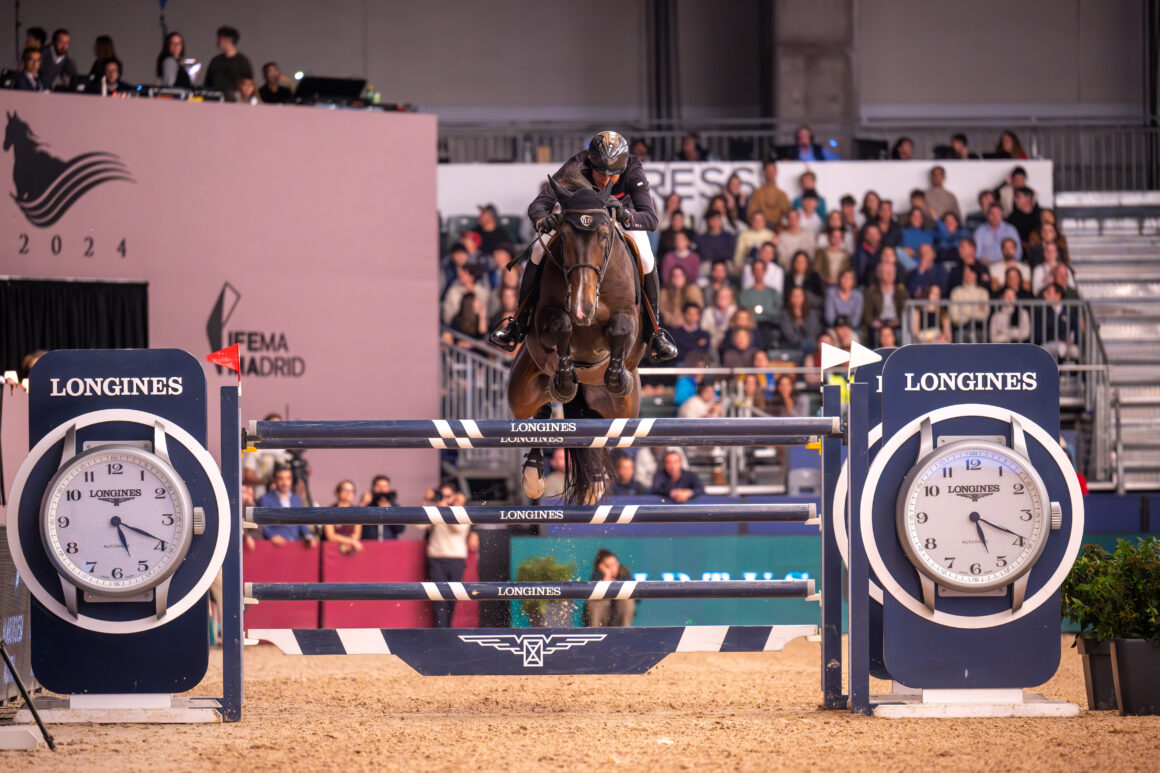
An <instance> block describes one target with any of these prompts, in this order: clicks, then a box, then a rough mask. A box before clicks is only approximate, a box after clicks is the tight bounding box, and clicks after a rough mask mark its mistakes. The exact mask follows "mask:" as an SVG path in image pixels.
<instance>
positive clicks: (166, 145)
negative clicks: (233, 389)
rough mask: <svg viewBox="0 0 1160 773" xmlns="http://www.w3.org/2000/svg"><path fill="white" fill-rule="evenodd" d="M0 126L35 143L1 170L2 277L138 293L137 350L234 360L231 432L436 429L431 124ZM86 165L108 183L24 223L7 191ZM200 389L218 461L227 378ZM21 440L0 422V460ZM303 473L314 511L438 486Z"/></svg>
mask: <svg viewBox="0 0 1160 773" xmlns="http://www.w3.org/2000/svg"><path fill="white" fill-rule="evenodd" d="M4 109H5V113H4V114H3V115H0V120H3V121H6V122H7V124H8V125H7V126H6V127H5V128H6V130H7V131H9V132H15V133H16V134H17V135H20V136H24V135H25V134H26V133H27V131H31V133H32V135H33V136H34V138H35V139H34V140H33V141H32V144H29V142H27V141H21V142H18V143H16V144H14V145H13V147H12V148H10V149H9V150H8V151H7V152H0V273H2V274H7V275H12V276H17V277H20V276H23V277H38V278H50V279H52V278H89V279H103V280H117V279H130V280H137V281H141V280H144V281H146V282H148V284H149V306H150V313H149V328H150V331H149V334H150V345H152V346H154V347H178V348H181V349H185V350H187V351H189V352H192V353H193V354H195V355H196V356H198V357H202V356H203V355H205V354H206V353H208V352H210V351H212V350H213V349H214V348H218V347H225V346H228V345H229V344H231V343H234V342H235V340H237V341H240V343H241V347H242V348H241V354H242V358H243V365H244V366H245V368H246V370H247V373H246V375H245V376H244V377H243V384H244V394H243V398H242V408H243V413H244V416H245V418H246V419H254V418H261V416H262V415H264V414H266V413H268V412H271V411H276V412H279V413H282V412H284V411H285V410H286V408H287V406H289V410H290V413H291V415H292V417H295V418H309V419H356V418H383V419H385V418H392V419H429V418H436V412H437V410H438V389H437V388H435V387H436V384H437V379H438V347H437V346H436V343H435V342H436V341H437V338H438V328H437V325H438V310H437V304H438V287H437V281H438V277H437V271H436V270H435V262H436V260H437V252H438V249H437V244H436V237H437V234H436V228H435V211H436V204H435V161H436V158H435V143H436V137H435V133H436V121H435V117H434V116H429V115H414V114H390V113H381V112H359V111H345V110H315V109H311V108H301V107H277V108H274V107H265V108H262V107H252V106H248V105H240V104H210V103H204V104H202V103H179V102H169V101H166V100H144V99H140V100H112V99H99V98H96V97H78V96H72V95H58V94H29V93H25V92H15V91H9V92H4ZM11 113H14V114H15V115H16V116H17V117H18V119H19V121H21V122H23V124H25V125H26V127H27V128H26V129H22V128H21V127H20V126H18V125H16V124H15V123H13V121H12V119H11V118H10V117H9V114H11ZM98 151H99V152H103V153H108V154H113V156H115V157H116V158H115V161H116V162H118V163H119V164H120V165H123V166H121V167H118V169H120V170H121V171H118V172H117V173H116V174H113V175H106V176H108V177H110V179H109V180H107V181H105V182H100V183H98V184H96V185H95V186H94V187H91V188H88V189H87V190H86V191H84V192H83V193H82V194H81V195H80V196H79V198H76V200H75V202H73V203H72V204H71V205H68V206H65V201H64V200H63V199H67V198H68V197H67V196H66V197H62V200H60V201H57V202H56V203H55V204H54V205H52V206H48V205H47V204H46V206H47V210H45V211H48V210H53V211H54V212H57V213H59V214H60V217H59V219H57V220H56V221H55V222H53V223H51V224H42V225H37V224H36V223H34V222H33V221H34V220H37V219H40V220H43V219H44V218H43V217H40V216H39V215H38V214H37V213H38V212H40V211H41V210H38V209H35V208H33V209H32V210H31V213H30V215H29V216H26V214H25V212H24V211H23V210H22V208H21V206H20V205H19V204H20V202H18V201H17V197H18V195H19V193H20V191H21V190H23V191H25V192H27V191H30V190H31V189H32V188H37V189H40V188H46V187H47V189H49V190H51V182H52V181H53V180H59V179H62V178H61V173H60V170H61V169H62V168H63V166H64V164H65V163H67V162H68V161H70V160H71V159H73V158H75V157H77V156H79V155H81V154H86V153H93V152H98ZM50 157H51V158H50ZM52 158H55V159H58V160H59V163H57V162H53V161H52V160H51V159H52ZM103 158H104V159H105V161H104V162H102V163H106V162H107V163H108V164H113V162H112V161H110V160H109V159H108V157H103ZM46 159H47V160H46ZM18 160H19V163H17V162H18ZM113 165H114V166H116V164H113ZM18 167H19V169H18ZM126 177H128V178H131V180H129V179H122V178H126ZM17 178H19V179H20V180H21V181H22V182H21V183H20V184H18V183H17ZM112 178H116V179H112ZM10 194H12V195H10ZM38 195H39V194H38ZM45 196H46V197H47V199H52V196H51V195H50V194H45ZM483 200H484V199H482V198H481V199H480V201H483ZM27 206H28V205H27V203H26V208H27ZM54 207H55V209H54ZM391 330H401V331H405V334H401V335H400V334H395V335H388V332H387V331H391ZM404 363H405V365H402V366H401V364H404ZM206 372H207V374H208V376H209V381H210V385H211V391H210V397H211V399H210V406H209V408H210V422H209V427H210V446H209V447H210V450H211V451H213V452H214V453H215V456H216V446H217V431H218V418H217V387H218V386H219V385H222V384H228V383H230V382H231V377H230V376H229V375H219V374H218V373H217V371H216V369H215V368H213V367H212V366H207V367H206ZM130 400H131V398H126V402H127V403H128V402H130ZM16 406H17V403H15V402H6V404H5V408H11V409H12V410H17V407H16ZM126 407H128V405H127V406H126ZM5 413H6V414H7V413H8V411H7V410H6V411H5ZM19 424H20V422H19V421H12V420H10V417H9V416H8V415H6V416H5V417H4V425H5V426H4V438H5V441H6V442H5V443H4V447H5V451H6V452H7V450H8V449H9V448H12V447H14V444H16V443H24V442H25V441H24V439H23V438H17V434H18V429H19ZM9 427H13V428H14V430H13V432H12V433H11V434H10V431H9ZM5 457H6V458H5V461H6V462H9V459H8V454H7V453H6V454H5ZM308 458H309V459H310V462H311V464H312V467H313V469H314V490H315V496H316V497H317V498H318V499H319V500H321V501H323V502H324V503H326V504H329V502H330V492H331V491H333V489H334V485H335V483H336V482H337V481H338V480H339V479H340V478H344V477H350V478H353V479H354V480H355V482H356V484H357V485H358V487H359V490H360V491H361V490H363V489H365V488H366V487H367V486H368V485H369V483H370V478H371V476H372V475H374V474H375V473H378V472H386V473H387V474H389V475H391V477H392V479H393V481H394V485H395V488H396V489H397V490H398V491H399V492H400V496H401V497H402V498H403V502H404V503H406V504H413V503H416V502H417V500H418V498H419V496H421V492H422V491H423V490H424V489H425V488H426V487H428V486H431V485H433V484H434V483H435V482H436V481H437V477H436V476H437V474H438V473H437V467H436V464H437V462H436V458H435V452H434V451H393V452H392V451H377V452H376V451H355V452H352V451H325V452H323V451H314V452H310V453H309V457H308ZM14 473H15V466H14V465H13V464H11V463H9V464H6V476H7V477H8V479H9V481H11V478H12V475H13V474H14Z"/></svg>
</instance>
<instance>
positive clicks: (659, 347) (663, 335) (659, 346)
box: [648, 328, 679, 362]
mask: <svg viewBox="0 0 1160 773" xmlns="http://www.w3.org/2000/svg"><path fill="white" fill-rule="evenodd" d="M648 352H649V358H650V359H651V360H652V361H653V362H667V361H668V360H672V359H675V358H676V357H677V355H678V354H679V352H678V351H677V345H676V343H674V341H673V339H672V337H671V336H669V334H668V333H667V332H666V331H665V330H664V328H657V329H656V330H654V331H653V334H652V335H651V336H649V339H648Z"/></svg>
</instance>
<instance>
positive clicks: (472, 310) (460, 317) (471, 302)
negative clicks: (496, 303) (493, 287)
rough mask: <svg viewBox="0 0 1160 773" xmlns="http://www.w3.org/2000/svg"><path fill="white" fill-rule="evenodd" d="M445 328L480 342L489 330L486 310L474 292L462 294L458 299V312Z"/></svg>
mask: <svg viewBox="0 0 1160 773" xmlns="http://www.w3.org/2000/svg"><path fill="white" fill-rule="evenodd" d="M447 326H448V327H449V328H451V329H452V330H454V331H455V332H456V333H459V334H460V335H464V336H467V337H468V338H474V339H475V340H477V341H482V340H483V338H484V337H485V336H486V335H487V331H488V330H490V328H489V327H488V326H487V309H486V308H485V307H484V305H483V302H482V301H481V300H480V299H479V296H478V295H476V294H475V293H474V292H466V293H463V295H462V296H460V298H459V311H458V312H457V313H456V314H455V316H454V317H452V318H451V321H450V322H448V323H447Z"/></svg>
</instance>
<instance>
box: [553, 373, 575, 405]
mask: <svg viewBox="0 0 1160 773" xmlns="http://www.w3.org/2000/svg"><path fill="white" fill-rule="evenodd" d="M579 385H580V381H579V379H577V378H576V371H574V370H572V371H557V372H556V375H554V376H552V381H551V383H550V384H549V385H548V391H549V392H550V393H551V395H552V399H553V400H555V401H556V402H558V403H570V402H572V400H574V399H575V398H576V392H577V390H578V389H579Z"/></svg>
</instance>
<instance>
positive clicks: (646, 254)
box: [529, 231, 657, 274]
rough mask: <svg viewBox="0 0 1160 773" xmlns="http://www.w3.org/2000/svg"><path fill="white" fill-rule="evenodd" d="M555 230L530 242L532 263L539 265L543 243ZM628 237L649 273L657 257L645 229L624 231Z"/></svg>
mask: <svg viewBox="0 0 1160 773" xmlns="http://www.w3.org/2000/svg"><path fill="white" fill-rule="evenodd" d="M554 233H556V232H555V231H549V232H548V233H546V234H544V236H543V242H541V241H540V240H539V239H536V240H535V241H534V242H532V254H531V257H530V258H529V260H531V262H532V265H536V266H538V265H540V261H541V260H543V259H544V245H545V244H547V243H548V240H549V239H551V238H552V235H553V234H554ZM624 233H626V234H628V238H630V239H632V242H633V244H635V245H636V248H637V250H639V251H640V262H641V265H643V266H644V273H646V274H651V273H652V272H653V269H655V268H656V267H657V259H656V258H655V257H654V256H653V250H652V244H650V243H649V240H648V233H647V232H646V231H625V232H624Z"/></svg>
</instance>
